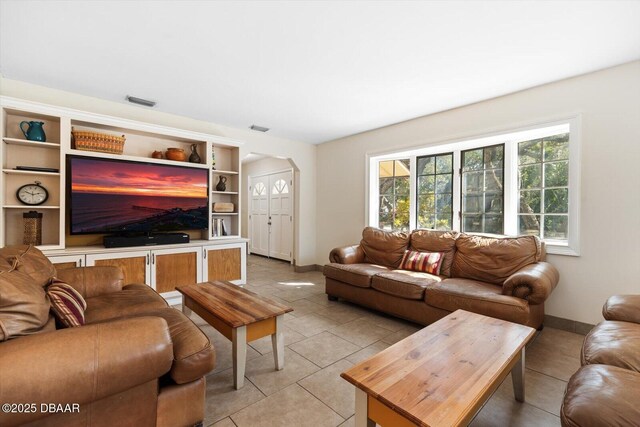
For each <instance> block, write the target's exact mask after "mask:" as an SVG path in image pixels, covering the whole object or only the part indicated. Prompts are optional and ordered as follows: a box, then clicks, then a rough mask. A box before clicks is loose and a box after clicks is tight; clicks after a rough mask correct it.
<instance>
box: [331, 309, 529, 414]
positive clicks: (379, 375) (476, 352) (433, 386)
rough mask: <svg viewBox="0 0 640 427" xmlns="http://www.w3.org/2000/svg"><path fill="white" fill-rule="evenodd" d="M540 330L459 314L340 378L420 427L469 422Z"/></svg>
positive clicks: (435, 324) (462, 311)
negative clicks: (536, 331)
mask: <svg viewBox="0 0 640 427" xmlns="http://www.w3.org/2000/svg"><path fill="white" fill-rule="evenodd" d="M534 333H535V329H533V328H530V327H528V326H523V325H519V324H516V323H511V322H506V321H503V320H499V319H494V318H491V317H487V316H482V315H480V314H475V313H470V312H468V311H464V310H457V311H455V312H454V313H451V314H450V315H448V316H446V317H444V318H443V319H440V320H439V321H437V322H435V323H433V324H431V325H429V326H427V327H426V328H424V329H422V330H420V331H418V332H416V333H415V334H413V335H411V336H409V337H407V338H405V339H404V340H402V341H400V342H398V343H396V344H394V345H393V346H391V347H389V348H387V349H386V350H383V351H382V352H381V353H378V354H377V355H375V356H373V357H371V358H370V359H368V360H365V361H363V362H362V363H360V364H358V365H356V366H354V367H352V368H351V369H349V370H348V371H346V372H344V373H342V374H341V376H342V377H343V378H344V379H346V380H347V381H349V382H350V383H352V384H353V385H355V386H356V387H358V388H360V389H361V390H363V391H365V392H366V393H367V394H368V395H370V396H373V397H375V398H376V399H378V400H379V401H380V402H382V403H383V404H385V405H386V406H388V407H389V408H391V409H393V410H394V411H396V412H398V413H400V414H401V415H403V416H404V417H405V418H407V419H409V420H410V421H412V422H414V423H416V424H418V425H421V426H456V425H460V424H464V423H465V422H468V421H469V420H470V419H471V418H472V417H473V415H474V414H475V411H477V410H478V409H479V407H480V406H481V405H482V403H483V402H484V400H482V399H486V398H487V395H488V394H490V393H492V392H493V391H494V390H495V388H497V386H498V385H499V383H498V384H496V382H498V381H501V380H502V379H504V377H505V376H506V375H508V371H506V370H507V369H510V368H509V367H510V366H512V365H513V362H514V361H517V359H518V358H519V356H520V350H521V349H522V348H523V347H524V346H525V344H526V343H527V342H528V341H529V340H530V339H531V338H532V337H533V335H534Z"/></svg>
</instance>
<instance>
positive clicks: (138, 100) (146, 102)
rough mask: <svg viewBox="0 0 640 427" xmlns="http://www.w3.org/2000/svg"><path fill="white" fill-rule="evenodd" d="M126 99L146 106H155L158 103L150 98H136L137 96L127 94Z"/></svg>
mask: <svg viewBox="0 0 640 427" xmlns="http://www.w3.org/2000/svg"><path fill="white" fill-rule="evenodd" d="M126 100H127V101H129V102H131V103H133V104H139V105H144V106H145V107H154V106H155V105H156V102H155V101H149V100H148V99H142V98H136V97H135V96H129V95H127V96H126Z"/></svg>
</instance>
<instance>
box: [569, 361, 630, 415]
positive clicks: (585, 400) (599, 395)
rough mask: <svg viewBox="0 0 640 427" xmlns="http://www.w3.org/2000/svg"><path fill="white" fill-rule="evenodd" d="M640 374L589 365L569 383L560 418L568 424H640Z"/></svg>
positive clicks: (611, 367)
mask: <svg viewBox="0 0 640 427" xmlns="http://www.w3.org/2000/svg"><path fill="white" fill-rule="evenodd" d="M638 390H640V374H639V373H637V372H633V371H629V370H626V369H621V368H618V367H615V366H606V365H588V366H583V367H582V368H580V369H579V370H578V372H576V373H575V374H573V376H572V377H571V379H570V380H569V384H567V389H566V392H565V395H564V401H563V403H562V408H561V409H560V419H561V421H562V425H563V426H565V427H578V426H581V427H587V426H594V427H595V426H637V425H638V424H639V422H640V406H639V405H638Z"/></svg>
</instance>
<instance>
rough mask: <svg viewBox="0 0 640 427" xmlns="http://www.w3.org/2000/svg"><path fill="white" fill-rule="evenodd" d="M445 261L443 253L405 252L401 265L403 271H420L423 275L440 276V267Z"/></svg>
mask: <svg viewBox="0 0 640 427" xmlns="http://www.w3.org/2000/svg"><path fill="white" fill-rule="evenodd" d="M443 260H444V254H443V253H442V252H419V251H410V250H406V251H404V256H403V257H402V262H401V263H400V269H401V270H410V271H420V272H423V273H429V274H435V275H436V276H437V275H439V274H440V267H441V266H442V261H443Z"/></svg>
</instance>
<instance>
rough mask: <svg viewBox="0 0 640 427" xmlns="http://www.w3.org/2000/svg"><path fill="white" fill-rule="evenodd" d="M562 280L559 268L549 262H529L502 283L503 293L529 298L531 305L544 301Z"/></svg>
mask: <svg viewBox="0 0 640 427" xmlns="http://www.w3.org/2000/svg"><path fill="white" fill-rule="evenodd" d="M558 280H560V273H558V270H557V269H556V268H555V267H554V266H553V265H551V264H549V263H548V262H538V263H535V264H529V265H527V266H526V267H524V268H521V269H520V270H519V271H517V272H516V273H514V274H512V275H511V276H509V277H508V278H507V280H505V281H504V283H503V284H502V294H503V295H511V296H514V297H518V298H522V299H524V300H527V301H528V302H529V304H531V305H538V304H542V303H544V302H545V301H546V300H547V298H549V295H551V292H552V291H553V290H554V289H555V287H556V285H557V284H558Z"/></svg>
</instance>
